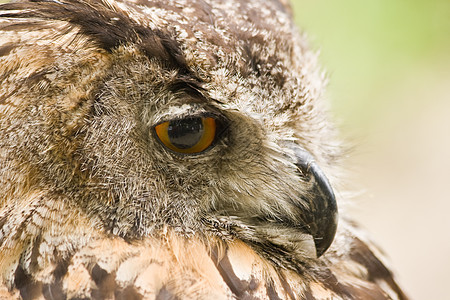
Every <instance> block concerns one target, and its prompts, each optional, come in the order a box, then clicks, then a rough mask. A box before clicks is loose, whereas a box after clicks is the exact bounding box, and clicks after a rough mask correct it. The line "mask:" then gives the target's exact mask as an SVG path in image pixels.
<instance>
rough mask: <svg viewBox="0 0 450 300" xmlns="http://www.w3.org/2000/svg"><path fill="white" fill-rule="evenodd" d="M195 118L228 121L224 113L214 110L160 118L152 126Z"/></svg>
mask: <svg viewBox="0 0 450 300" xmlns="http://www.w3.org/2000/svg"><path fill="white" fill-rule="evenodd" d="M195 118H213V119H214V120H216V121H219V122H224V121H226V118H225V117H224V116H222V115H219V114H217V113H212V112H200V113H193V114H182V115H180V116H173V117H172V118H163V119H161V120H159V121H158V122H157V123H155V124H154V125H153V126H152V127H153V128H155V127H156V126H158V125H160V124H163V123H166V122H174V121H181V120H186V119H195Z"/></svg>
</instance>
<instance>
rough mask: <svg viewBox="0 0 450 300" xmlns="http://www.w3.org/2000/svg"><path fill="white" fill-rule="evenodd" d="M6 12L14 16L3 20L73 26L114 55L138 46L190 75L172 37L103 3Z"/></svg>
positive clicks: (16, 6) (36, 5)
mask: <svg viewBox="0 0 450 300" xmlns="http://www.w3.org/2000/svg"><path fill="white" fill-rule="evenodd" d="M2 10H4V11H8V10H11V12H10V13H4V14H2V17H6V18H8V17H9V18H38V19H43V20H56V21H66V22H69V23H70V24H73V25H76V26H78V27H79V28H80V33H81V34H83V35H85V36H87V37H88V38H90V39H91V40H92V41H93V42H95V43H97V44H98V45H99V46H100V47H101V48H103V49H105V50H107V51H110V52H111V51H112V50H114V49H115V48H117V47H118V46H120V45H125V44H129V43H133V44H137V45H138V48H139V49H140V50H141V51H142V53H143V54H145V55H146V56H148V57H149V58H157V59H159V60H160V61H161V62H162V63H164V64H165V65H166V66H167V67H169V68H176V69H179V70H180V72H181V73H184V74H187V73H189V68H188V66H187V63H186V60H185V57H184V55H183V53H182V51H181V49H180V46H179V44H178V42H177V41H176V40H175V39H174V38H172V37H171V36H170V35H169V33H165V32H163V31H162V30H151V29H150V28H147V27H145V26H142V25H140V24H137V23H136V22H135V21H133V20H131V19H130V18H129V17H128V16H126V15H125V14H124V13H121V12H120V11H114V10H112V9H111V8H109V7H107V6H106V5H105V4H103V3H101V2H88V1H87V2H78V1H73V0H67V1H62V3H61V2H59V3H57V2H48V1H42V0H38V1H31V2H24V3H8V4H4V5H3V6H2ZM15 10H19V12H15Z"/></svg>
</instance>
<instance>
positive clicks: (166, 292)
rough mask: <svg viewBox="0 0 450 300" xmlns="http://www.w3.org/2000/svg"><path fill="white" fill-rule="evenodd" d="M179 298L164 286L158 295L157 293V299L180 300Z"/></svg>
mask: <svg viewBox="0 0 450 300" xmlns="http://www.w3.org/2000/svg"><path fill="white" fill-rule="evenodd" d="M178 299H179V298H178V297H177V296H175V295H174V294H172V293H171V292H170V291H169V290H167V289H166V287H164V286H163V287H162V288H161V289H160V290H159V292H158V295H156V298H155V300H178Z"/></svg>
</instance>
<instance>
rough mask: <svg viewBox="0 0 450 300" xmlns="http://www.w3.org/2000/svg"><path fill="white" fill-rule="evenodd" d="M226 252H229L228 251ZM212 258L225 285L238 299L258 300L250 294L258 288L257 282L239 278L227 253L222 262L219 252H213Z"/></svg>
mask: <svg viewBox="0 0 450 300" xmlns="http://www.w3.org/2000/svg"><path fill="white" fill-rule="evenodd" d="M226 251H227V252H228V249H227V250H226ZM211 256H212V260H213V262H214V263H215V264H216V266H217V270H218V271H219V274H220V275H221V276H222V278H223V280H224V281H225V283H226V284H227V285H228V287H229V288H230V290H231V291H232V292H233V294H234V295H235V296H236V297H237V298H238V299H248V300H251V299H255V300H256V299H258V298H256V297H254V296H252V295H250V294H249V293H248V292H249V291H252V290H254V289H256V288H257V282H252V281H250V282H248V281H246V280H241V279H240V278H239V277H237V276H236V274H235V273H234V270H233V266H232V265H231V262H230V260H229V259H228V256H227V254H226V253H225V255H224V257H223V258H222V259H221V260H220V261H219V258H218V255H217V250H215V249H213V250H212V251H211Z"/></svg>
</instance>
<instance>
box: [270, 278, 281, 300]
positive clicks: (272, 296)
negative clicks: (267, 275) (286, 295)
mask: <svg viewBox="0 0 450 300" xmlns="http://www.w3.org/2000/svg"><path fill="white" fill-rule="evenodd" d="M266 290H267V296H269V299H271V300H272V299H273V300H281V298H280V296H278V293H277V291H276V290H275V287H274V284H273V280H271V279H269V280H267V282H266Z"/></svg>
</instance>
